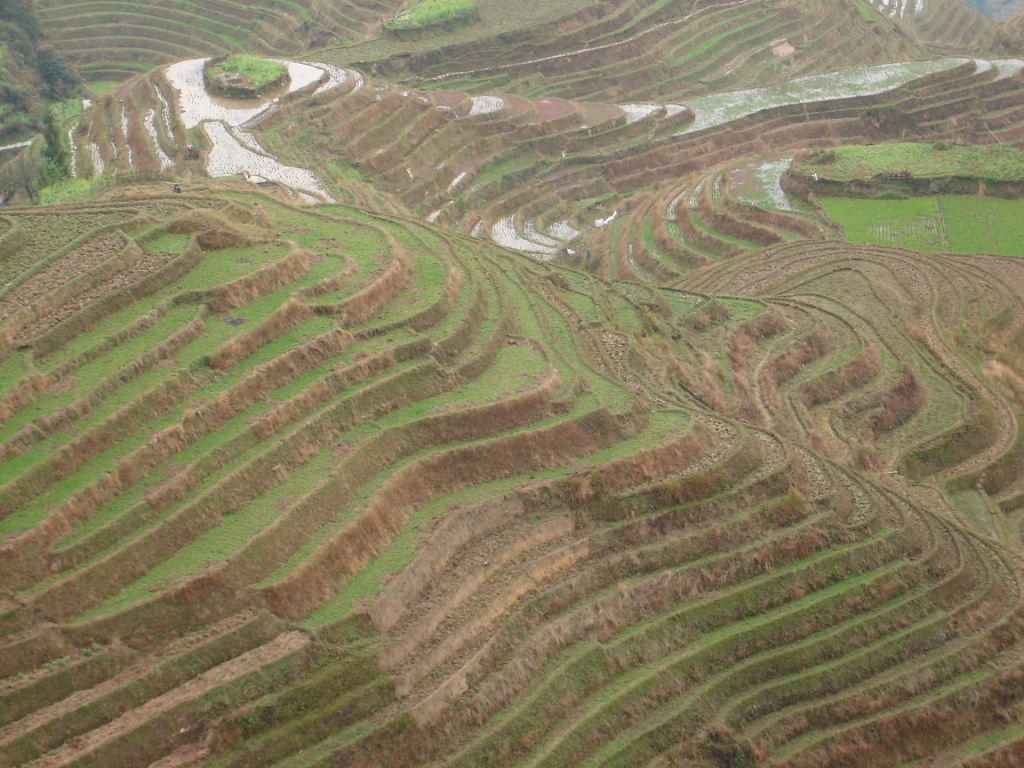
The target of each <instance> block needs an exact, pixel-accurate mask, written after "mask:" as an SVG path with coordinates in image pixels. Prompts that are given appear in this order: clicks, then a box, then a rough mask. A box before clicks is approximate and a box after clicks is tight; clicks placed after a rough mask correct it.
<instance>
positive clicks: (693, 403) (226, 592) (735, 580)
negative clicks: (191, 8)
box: [0, 177, 1024, 766]
mask: <svg viewBox="0 0 1024 768" xmlns="http://www.w3.org/2000/svg"><path fill="white" fill-rule="evenodd" d="M721 184H722V181H721V179H720V178H719V177H715V178H713V179H708V180H707V181H706V183H705V184H704V185H702V189H704V190H707V195H708V196H709V198H710V197H712V195H711V190H714V189H716V188H719V187H720V185H721ZM163 194H166V193H165V192H164V193H161V192H159V191H157V190H156V189H147V188H146V187H139V188H137V189H136V195H135V196H134V197H133V198H132V199H131V200H125V201H123V202H120V203H116V204H97V205H94V206H93V207H92V208H82V207H79V208H74V207H73V208H70V209H67V210H66V211H64V210H52V211H39V212H37V211H25V212H24V213H22V212H20V211H14V212H13V213H12V215H11V216H10V221H11V223H12V224H11V227H10V228H9V229H8V230H7V233H6V234H5V235H4V237H5V238H6V237H10V233H11V232H14V231H18V228H19V227H20V226H23V225H25V224H26V223H27V222H29V221H30V220H31V221H32V222H36V221H38V223H39V224H40V227H39V229H38V231H45V228H44V227H43V226H42V225H43V224H45V222H46V220H47V217H52V218H54V219H55V220H56V219H61V218H67V217H69V216H74V217H77V218H78V220H81V221H82V222H83V224H82V233H81V234H80V235H79V236H78V238H77V240H76V241H74V242H79V243H81V245H77V246H76V247H74V248H69V247H67V246H65V245H64V242H65V241H66V240H67V238H68V236H70V235H73V234H74V233H73V232H71V233H68V235H65V236H64V238H63V239H54V240H52V241H48V245H47V247H49V248H50V251H48V254H49V257H48V258H47V259H44V260H43V262H42V263H45V264H47V265H49V266H45V267H29V266H21V267H16V265H17V264H22V265H26V264H27V262H24V261H23V262H12V266H11V269H12V270H14V269H17V274H16V279H15V280H14V281H12V282H14V283H16V284H17V285H16V287H13V289H9V290H8V292H7V293H6V294H5V295H4V298H3V304H2V306H3V307H6V309H5V310H4V316H5V320H4V330H5V334H4V338H6V339H9V340H10V341H8V342H7V345H6V346H5V347H4V353H3V361H2V368H0V372H2V376H3V379H2V380H3V382H4V392H3V396H2V399H0V408H2V410H0V414H2V418H3V423H2V425H0V439H2V441H3V443H2V446H3V448H2V450H3V453H2V457H0V458H2V461H3V466H4V468H5V470H4V478H5V481H4V485H3V488H2V493H0V499H2V502H0V535H2V537H3V541H2V544H0V569H2V571H3V580H4V583H5V584H6V585H8V593H7V594H8V597H7V598H6V600H5V602H4V604H3V606H2V614H0V626H2V627H3V631H4V634H5V637H4V640H3V641H2V642H3V643H4V646H3V647H4V650H5V652H4V654H3V655H2V658H3V667H2V669H0V671H2V673H3V676H2V688H0V697H2V699H3V701H4V702H5V704H4V707H3V708H2V711H3V712H4V713H5V721H4V723H3V724H0V744H2V745H3V751H2V755H3V757H2V758H0V761H2V764H3V765H9V766H14V765H20V764H23V763H29V764H33V765H40V766H42V765H94V764H118V765H148V764H150V763H153V762H155V761H157V760H160V759H162V758H166V759H167V760H172V761H175V762H176V763H178V764H184V765H199V764H206V765H247V766H249V765H328V764H339V763H340V764H351V765H363V764H366V765H370V764H376V765H421V764H423V765H426V764H445V765H449V764H450V765H490V764H494V765H520V764H522V765H569V764H573V765H591V764H592V765H637V764H648V763H651V764H658V763H659V761H664V760H667V759H675V758H674V757H673V756H675V755H692V756H693V759H710V758H708V757H707V756H708V755H712V756H713V755H716V754H723V753H727V754H734V755H741V756H743V755H746V756H747V758H745V759H752V760H754V759H756V760H758V761H761V760H767V761H769V762H770V763H772V764H776V763H777V764H800V765H831V764H837V765H838V764H845V763H843V760H846V759H848V758H847V757H844V756H846V755H858V756H860V757H857V758H855V759H858V760H861V759H864V760H866V759H871V760H874V761H876V762H879V764H898V763H900V762H906V761H907V760H912V759H915V756H917V757H927V756H929V755H931V754H934V753H935V752H936V751H937V750H945V751H947V752H949V753H950V754H956V755H959V756H961V757H963V758H964V759H967V758H968V756H970V755H975V754H980V755H984V754H988V753H989V752H991V751H993V750H996V749H1002V748H1003V747H1004V745H1005V744H1006V743H1007V738H1008V737H1009V736H1008V734H1007V733H1006V732H1004V731H1005V729H1003V730H999V729H997V727H996V723H997V720H995V719H993V720H991V721H986V723H988V722H991V723H992V725H990V726H986V728H985V729H983V732H978V731H977V730H972V729H976V727H977V722H976V720H975V719H974V718H971V720H970V724H969V725H968V724H965V725H963V726H959V725H956V723H957V722H959V721H956V720H955V716H952V715H950V714H948V713H950V712H956V711H958V702H961V700H962V699H961V697H963V696H965V695H968V692H970V695H971V696H974V697H975V698H977V699H979V700H980V701H981V702H982V706H987V704H985V702H988V701H990V700H991V701H993V702H995V701H1000V702H1005V701H1006V700H1007V697H1010V699H1011V700H1012V697H1013V696H1014V695H1015V694H1013V691H1014V690H1016V689H1015V688H1014V687H1013V685H1014V683H1013V680H1015V679H1016V678H1015V675H1017V674H1018V671H1017V662H1016V661H1015V659H1016V658H1017V654H1016V650H1017V645H1016V643H1017V640H1016V638H1017V631H1016V627H1017V626H1018V622H1019V621H1020V619H1019V616H1020V615H1021V606H1020V603H1019V600H1020V594H1021V593H1020V586H1019V581H1020V578H1021V577H1020V573H1019V571H1018V569H1017V568H1016V566H1015V565H1014V564H1013V560H1012V557H1013V556H1012V555H1011V553H1012V552H1013V551H1014V550H1015V549H1016V548H1017V547H1019V546H1020V544H1021V542H1020V539H1019V534H1018V533H1017V531H1018V520H1017V518H1018V516H1019V510H1020V509H1021V508H1022V507H1024V504H1022V503H1021V501H1020V499H1021V497H1022V489H1021V488H1020V483H1019V480H1018V479H1017V477H1018V474H1019V473H1017V472H1016V469H1015V467H1017V465H1018V463H1019V458H1018V453H1019V449H1018V448H1017V446H1018V444H1019V439H1018V431H1017V417H1016V415H1015V411H1014V410H1013V409H1012V407H1011V406H1010V405H1009V404H1008V402H1007V401H1006V400H1004V399H1003V398H1002V397H1001V396H1000V394H999V393H1001V392H1005V391H1006V386H1007V384H1008V382H1009V381H1011V380H1012V370H1013V366H1014V365H1016V363H1015V362H1014V360H1017V359H1019V358H1015V357H1013V355H1014V354H1015V353H1014V352H1013V349H1014V347H1013V343H1014V342H1013V339H1015V338H1016V337H1017V335H1018V334H1019V333H1021V321H1020V317H1021V316H1022V315H1021V313H1020V306H1019V305H1020V302H1021V298H1020V294H1019V292H1016V291H1014V290H1012V289H1011V288H1010V287H1011V286H1014V285H1022V284H1024V272H1022V270H1024V266H1022V264H1021V263H1020V262H1017V261H1013V260H1007V259H1002V258H999V257H996V256H984V257H982V256H973V257H971V258H969V259H968V258H965V257H958V256H953V255H944V256H934V255H932V256H927V257H926V256H921V255H916V254H915V253H913V252H911V251H906V250H893V249H886V248H882V247H878V246H853V245H846V246H843V247H842V248H839V249H837V248H835V247H834V246H832V245H827V244H824V243H823V244H820V245H819V244H815V243H814V242H813V241H802V242H798V243H794V244H785V243H782V244H780V245H777V246H775V247H774V248H770V249H768V250H762V251H760V252H759V253H756V254H751V255H749V256H744V255H741V254H739V255H736V256H734V257H733V258H731V259H730V260H728V261H724V262H723V263H722V264H720V265H719V266H717V267H714V268H711V269H706V270H702V271H699V272H694V273H693V275H692V278H690V279H689V280H688V281H686V282H684V283H681V284H680V285H679V286H677V287H676V288H673V289H665V288H655V287H649V286H645V285H643V284H639V283H622V282H608V281H606V280H602V279H600V278H598V277H594V276H590V275H588V274H586V273H582V272H572V271H568V270H564V269H562V268H555V267H552V266H550V265H547V264H544V263H540V262H537V261H536V260H534V259H532V258H530V257H526V256H520V257H516V256H513V255H511V254H510V253H509V252H508V251H503V250H500V249H496V248H494V247H492V246H488V245H487V244H486V243H484V242H482V241H480V240H478V239H477V240H474V239H469V238H465V237H461V236H456V235H452V234H450V233H446V232H445V231H443V230H439V229H436V228H434V227H431V226H428V225H424V224H421V223H418V222H416V221H415V220H411V219H404V218H394V217H388V216H384V215H380V214H376V215H372V216H370V215H367V214H365V213H363V212H361V211H359V210H357V209H352V208H347V207H342V206H321V207H318V208H315V209H308V208H307V209H299V208H293V207H291V206H290V205H287V204H284V203H281V202H278V201H275V200H274V199H272V198H268V197H258V196H254V195H253V194H252V193H251V192H245V191H244V190H243V189H241V188H238V189H235V188H232V187H222V188H217V187H212V186H211V187H207V188H206V189H205V191H203V188H201V187H197V188H195V189H193V191H191V192H189V193H188V194H186V195H170V196H167V197H164V196H163ZM702 194H703V193H702ZM719 194H720V195H724V190H721V189H720V193H719ZM724 199H725V198H724V196H722V197H719V202H720V203H721V202H723V201H724ZM90 217H91V218H90ZM108 222H110V223H108ZM32 242H37V241H34V240H33V241H25V244H24V245H21V246H18V248H28V247H36V248H38V247H42V245H41V243H42V242H43V241H38V243H40V244H39V245H37V246H32V245H31V243H32ZM57 267H65V269H57ZM68 267H73V269H69V268H68ZM723 295H724V296H731V297H734V298H730V299H717V298H715V296H723ZM922 306H926V307H935V308H936V309H935V312H934V313H933V314H930V315H924V314H922V313H921V312H920V311H919V307H922ZM883 307H884V311H883V309H882V308H883ZM69 308H70V311H68V309H69ZM630 329H633V330H630ZM982 340H984V343H985V344H988V345H990V346H992V345H995V346H997V347H999V348H1000V349H1003V350H1005V355H1009V357H1005V356H1004V357H1003V358H1002V359H1004V360H1007V361H1008V363H1007V364H1006V365H1009V366H1010V367H1009V368H1007V370H1009V371H1011V374H1007V375H1009V376H1010V379H1007V375H1003V376H1000V375H999V374H998V373H996V371H997V369H995V368H986V370H985V372H979V371H978V370H977V369H975V368H974V367H973V366H972V365H970V364H968V363H967V362H965V360H967V359H969V358H970V355H971V354H972V352H971V350H975V349H980V348H981V347H980V346H979V345H980V344H981V343H982ZM1000 345H1005V346H1000ZM892 471H896V472H897V473H898V474H895V475H893V474H887V473H890V472H892ZM935 489H940V490H942V491H943V493H945V494H947V496H946V498H948V499H949V500H950V501H951V502H952V506H949V507H946V506H945V503H944V502H942V501H941V500H940V497H937V496H936V494H935ZM328 691H331V693H330V694H328V693H327V692H328ZM879 701H883V702H885V704H884V706H881V707H879V706H878V702H879ZM1002 706H1005V704H1003V705H1002ZM950 717H954V720H953V723H954V724H953V725H949V726H947V727H943V728H938V729H935V730H927V731H925V732H924V735H921V736H919V737H918V738H916V739H915V740H913V741H903V740H895V741H892V742H889V743H887V744H885V745H882V744H880V743H879V742H876V741H873V740H871V739H870V738H865V736H866V734H870V733H872V732H874V730H875V729H876V728H879V727H884V728H897V729H898V728H901V727H909V726H904V725H901V724H903V723H908V722H913V723H916V724H918V725H916V726H915V727H916V728H920V723H922V722H931V719H932V718H940V721H941V722H944V723H948V722H949V720H948V718H950ZM907 718H911V719H910V720H908V719H907ZM941 718H947V719H946V720H942V719H941ZM988 728H991V729H993V730H992V733H991V734H990V735H986V734H987V729H988ZM999 728H1000V729H1002V728H1003V727H1002V726H999ZM985 745H989V747H990V748H988V747H986V746H985Z"/></svg>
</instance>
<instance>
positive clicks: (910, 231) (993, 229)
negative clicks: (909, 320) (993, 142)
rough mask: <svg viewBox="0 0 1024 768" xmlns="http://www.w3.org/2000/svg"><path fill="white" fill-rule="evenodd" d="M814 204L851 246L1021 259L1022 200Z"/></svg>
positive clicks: (1023, 250)
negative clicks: (819, 205)
mask: <svg viewBox="0 0 1024 768" xmlns="http://www.w3.org/2000/svg"><path fill="white" fill-rule="evenodd" d="M819 203H820V204H821V207H822V208H823V209H824V211H825V213H826V214H827V215H828V217H829V218H830V219H832V220H833V221H835V222H836V223H837V224H839V225H840V226H841V227H842V228H843V232H844V234H845V237H846V240H847V241H848V242H851V243H870V244H874V245H890V246H894V247H897V248H908V249H911V250H915V251H938V252H950V253H987V254H991V255H995V256H1024V239H1022V238H1021V232H1024V201H1019V200H1000V199H995V198H979V197H962V196H943V197H918V198H911V199H909V200H857V199H844V198H821V199H820V200H819Z"/></svg>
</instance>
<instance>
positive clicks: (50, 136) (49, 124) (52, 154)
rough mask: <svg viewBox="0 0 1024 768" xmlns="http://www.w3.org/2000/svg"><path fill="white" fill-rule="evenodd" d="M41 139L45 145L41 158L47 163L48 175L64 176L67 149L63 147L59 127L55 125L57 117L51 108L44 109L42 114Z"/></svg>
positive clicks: (66, 166) (66, 171) (66, 170)
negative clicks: (48, 166)
mask: <svg viewBox="0 0 1024 768" xmlns="http://www.w3.org/2000/svg"><path fill="white" fill-rule="evenodd" d="M43 141H45V142H46V146H45V147H44V148H43V158H44V159H45V160H46V162H47V163H48V165H50V166H51V168H50V169H48V175H53V176H56V178H64V177H65V176H67V175H68V151H67V150H66V149H65V148H64V142H63V141H62V137H61V132H60V128H59V127H58V126H57V118H56V117H55V116H54V114H53V109H52V108H51V109H48V110H46V113H45V114H44V115H43Z"/></svg>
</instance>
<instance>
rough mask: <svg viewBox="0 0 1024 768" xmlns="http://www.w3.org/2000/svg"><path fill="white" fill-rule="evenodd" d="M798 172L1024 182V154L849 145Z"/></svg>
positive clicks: (1001, 149)
mask: <svg viewBox="0 0 1024 768" xmlns="http://www.w3.org/2000/svg"><path fill="white" fill-rule="evenodd" d="M797 170H798V171H799V172H800V173H802V174H805V175H807V176H810V175H811V174H812V173H817V174H818V176H819V177H820V178H822V179H834V180H836V181H851V180H853V179H866V178H870V177H872V176H875V175H876V174H893V173H903V172H906V173H909V174H911V175H912V176H915V177H924V178H931V177H939V176H970V177H973V178H979V179H987V180H993V181H1016V180H1021V179H1024V150H1020V149H1015V148H1014V147H1009V146H1005V145H1002V144H997V145H992V146H971V145H963V146H961V145H950V144H943V143H938V144H917V143H896V144H875V145H871V146H858V145H852V146H848V147H836V148H835V149H832V150H828V151H822V152H817V153H813V154H812V155H810V156H809V157H808V158H807V159H806V160H805V161H804V162H803V163H801V164H800V166H799V167H798V168H797Z"/></svg>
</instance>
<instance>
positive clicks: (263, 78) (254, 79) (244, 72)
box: [209, 54, 288, 88]
mask: <svg viewBox="0 0 1024 768" xmlns="http://www.w3.org/2000/svg"><path fill="white" fill-rule="evenodd" d="M287 71H288V67H287V66H285V65H284V64H281V63H279V62H276V61H269V60H267V59H262V58H260V57H259V56H244V55H242V54H235V55H234V56H229V57H228V58H226V59H224V61H222V62H221V63H220V64H215V65H211V66H210V67H209V73H210V76H211V77H217V76H218V75H219V74H221V73H224V74H229V75H230V74H234V75H240V76H241V77H243V78H248V81H249V82H248V86H247V87H249V88H260V87H261V86H264V85H266V84H267V83H272V82H274V81H275V80H277V78H279V77H281V75H283V74H285V73H286V72H287Z"/></svg>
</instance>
